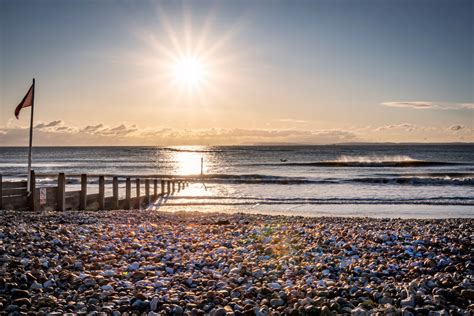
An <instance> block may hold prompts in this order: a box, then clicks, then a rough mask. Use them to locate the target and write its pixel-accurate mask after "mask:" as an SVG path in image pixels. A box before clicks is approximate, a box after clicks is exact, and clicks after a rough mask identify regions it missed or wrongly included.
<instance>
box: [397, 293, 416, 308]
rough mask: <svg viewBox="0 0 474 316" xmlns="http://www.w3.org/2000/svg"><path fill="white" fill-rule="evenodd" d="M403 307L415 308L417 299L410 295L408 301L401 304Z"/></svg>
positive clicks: (405, 300)
mask: <svg viewBox="0 0 474 316" xmlns="http://www.w3.org/2000/svg"><path fill="white" fill-rule="evenodd" d="M400 306H401V307H415V297H414V296H413V295H409V296H408V297H407V298H406V299H404V300H402V301H401V302H400Z"/></svg>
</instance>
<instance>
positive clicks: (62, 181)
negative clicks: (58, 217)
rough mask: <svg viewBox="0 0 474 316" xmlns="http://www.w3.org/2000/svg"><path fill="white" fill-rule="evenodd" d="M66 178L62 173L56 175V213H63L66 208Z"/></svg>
mask: <svg viewBox="0 0 474 316" xmlns="http://www.w3.org/2000/svg"><path fill="white" fill-rule="evenodd" d="M65 193H66V176H65V175H64V173H63V172H61V173H59V174H58V197H57V203H58V211H64V210H65V207H66V198H65Z"/></svg>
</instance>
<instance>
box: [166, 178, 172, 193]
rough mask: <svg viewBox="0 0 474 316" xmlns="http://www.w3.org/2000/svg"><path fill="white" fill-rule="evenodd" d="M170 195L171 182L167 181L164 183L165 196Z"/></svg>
mask: <svg viewBox="0 0 474 316" xmlns="http://www.w3.org/2000/svg"><path fill="white" fill-rule="evenodd" d="M170 193H171V181H170V180H168V181H167V182H166V194H170Z"/></svg>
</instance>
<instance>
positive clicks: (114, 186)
mask: <svg viewBox="0 0 474 316" xmlns="http://www.w3.org/2000/svg"><path fill="white" fill-rule="evenodd" d="M118 188H119V183H118V178H117V177H113V178H112V196H113V202H112V209H114V210H118V208H119V202H118V201H119V193H118Z"/></svg>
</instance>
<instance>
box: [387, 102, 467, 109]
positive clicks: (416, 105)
mask: <svg viewBox="0 0 474 316" xmlns="http://www.w3.org/2000/svg"><path fill="white" fill-rule="evenodd" d="M381 105H383V106H388V107H396V108H412V109H418V110H427V109H437V110H472V109H474V103H434V102H428V101H392V102H382V103H381Z"/></svg>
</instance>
